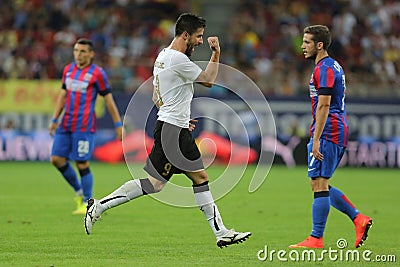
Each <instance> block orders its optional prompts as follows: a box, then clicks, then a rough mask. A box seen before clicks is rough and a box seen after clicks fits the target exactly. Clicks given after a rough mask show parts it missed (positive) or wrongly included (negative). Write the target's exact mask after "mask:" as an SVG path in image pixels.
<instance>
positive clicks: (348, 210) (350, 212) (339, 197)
mask: <svg viewBox="0 0 400 267" xmlns="http://www.w3.org/2000/svg"><path fill="white" fill-rule="evenodd" d="M329 197H330V199H331V205H332V206H333V207H334V208H336V209H337V210H339V211H341V212H343V213H344V214H346V215H347V216H349V218H350V219H351V220H354V218H355V217H356V216H357V214H359V213H360V212H359V211H358V210H357V209H356V207H354V205H353V203H351V202H350V200H348V199H347V197H346V196H345V195H344V194H343V192H342V191H340V190H339V189H337V188H335V187H332V186H330V187H329Z"/></svg>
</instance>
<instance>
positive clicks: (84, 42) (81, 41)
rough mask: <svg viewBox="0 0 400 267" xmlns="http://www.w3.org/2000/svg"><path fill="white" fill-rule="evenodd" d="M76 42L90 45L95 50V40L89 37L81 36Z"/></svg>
mask: <svg viewBox="0 0 400 267" xmlns="http://www.w3.org/2000/svg"><path fill="white" fill-rule="evenodd" d="M76 44H81V45H88V46H89V49H90V50H93V42H92V41H91V40H89V39H87V38H80V39H78V41H76Z"/></svg>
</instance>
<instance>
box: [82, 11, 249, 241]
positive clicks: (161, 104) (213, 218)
mask: <svg viewBox="0 0 400 267" xmlns="http://www.w3.org/2000/svg"><path fill="white" fill-rule="evenodd" d="M205 26H206V24H205V20H204V19H203V18H201V17H198V16H196V15H193V14H188V13H184V14H181V15H180V16H179V18H178V20H177V21H176V24H175V37H174V39H173V41H172V43H171V44H170V46H168V47H167V48H164V49H163V50H162V51H161V52H160V53H159V55H158V57H157V59H156V61H155V63H154V70H153V76H154V78H153V85H154V92H153V101H154V103H155V104H156V106H157V108H158V109H159V111H158V114H157V115H158V119H157V122H156V126H155V129H154V145H153V148H152V150H151V153H150V155H149V157H148V159H147V161H146V165H145V167H144V170H145V171H146V172H147V173H148V174H149V175H148V177H147V178H143V179H134V180H130V181H128V182H126V183H125V184H123V185H122V186H121V187H119V188H118V189H117V190H115V191H114V192H112V193H111V194H109V195H108V196H106V197H104V198H102V199H99V200H96V199H90V200H89V202H88V206H87V212H86V216H85V229H86V233H87V234H90V233H91V232H92V227H93V224H94V223H95V222H96V221H97V220H98V219H99V218H100V216H101V214H102V213H103V212H104V211H105V210H107V209H110V208H113V207H115V206H118V205H121V204H123V203H126V202H128V201H130V200H132V199H135V198H137V197H140V196H143V195H146V194H152V193H157V192H160V191H161V190H162V188H163V187H164V186H165V184H166V183H167V182H168V180H169V179H170V178H171V176H172V175H173V174H176V173H184V174H185V175H186V176H187V177H188V178H189V179H190V180H191V181H192V183H193V191H194V196H195V199H196V202H197V204H198V206H199V208H200V210H201V211H202V212H203V213H204V215H205V216H206V219H207V220H208V222H209V224H210V226H211V229H212V230H213V232H214V234H215V236H216V239H217V246H218V247H221V248H222V247H224V246H228V245H231V244H237V243H241V242H243V241H244V240H246V239H247V238H248V237H249V236H250V235H251V233H250V232H236V231H234V230H233V229H231V230H229V229H227V228H226V227H225V226H224V224H223V221H222V218H221V214H220V213H219V211H218V208H217V206H216V204H215V203H214V199H213V197H212V195H211V192H210V190H209V186H208V175H207V172H206V171H205V169H204V166H203V162H202V159H201V154H200V151H199V149H198V147H197V145H196V143H195V140H194V138H193V137H192V135H191V131H192V130H193V128H194V124H193V123H192V121H191V119H190V104H191V101H192V98H193V83H194V82H197V83H201V84H203V85H204V86H207V87H211V86H212V84H213V83H214V81H215V79H216V77H217V73H218V63H219V56H220V46H219V41H218V37H209V38H208V39H207V41H208V44H209V46H210V49H211V51H212V54H211V58H210V61H209V63H208V65H207V67H206V69H205V70H204V71H203V70H202V69H201V68H200V67H199V66H198V65H196V64H195V63H194V62H192V61H191V60H190V59H189V57H190V56H191V54H192V52H193V51H194V49H195V47H196V46H198V45H201V44H202V43H203V34H204V29H205Z"/></svg>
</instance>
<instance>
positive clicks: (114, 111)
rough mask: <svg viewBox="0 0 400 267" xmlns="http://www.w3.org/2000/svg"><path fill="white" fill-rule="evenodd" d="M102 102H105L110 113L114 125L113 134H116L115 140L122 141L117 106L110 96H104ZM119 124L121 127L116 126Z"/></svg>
mask: <svg viewBox="0 0 400 267" xmlns="http://www.w3.org/2000/svg"><path fill="white" fill-rule="evenodd" d="M104 100H105V102H106V107H107V110H108V112H110V115H111V118H112V120H113V122H114V124H116V127H115V133H116V136H117V137H116V138H117V139H118V140H122V123H121V117H120V116H119V112H118V109H117V106H116V105H115V102H114V98H113V97H112V94H111V93H109V94H106V95H105V96H104ZM118 124H121V125H118Z"/></svg>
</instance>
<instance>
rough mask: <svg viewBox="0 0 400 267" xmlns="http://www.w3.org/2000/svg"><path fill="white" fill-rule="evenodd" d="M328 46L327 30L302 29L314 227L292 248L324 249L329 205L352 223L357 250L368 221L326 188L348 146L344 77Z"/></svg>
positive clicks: (339, 192) (339, 194) (319, 26)
mask: <svg viewBox="0 0 400 267" xmlns="http://www.w3.org/2000/svg"><path fill="white" fill-rule="evenodd" d="M330 43H331V35H330V32H329V29H328V28H327V27H326V26H323V25H313V26H308V27H306V28H305V29H304V35H303V43H302V45H301V48H302V50H303V53H304V57H305V58H307V59H311V60H314V62H315V64H316V66H315V68H314V71H313V73H312V76H311V80H310V98H311V105H312V117H313V122H312V124H311V127H310V135H311V139H310V142H309V143H308V145H307V149H308V176H309V177H310V178H311V180H310V181H311V188H312V190H313V192H314V201H313V204H312V222H313V227H312V232H311V235H310V236H309V237H308V238H307V239H306V240H304V241H303V242H301V243H298V244H296V245H291V246H290V247H291V248H298V247H300V248H323V247H324V243H323V240H322V237H323V235H324V230H325V224H326V221H327V219H328V214H329V209H330V205H332V206H333V207H335V208H336V209H338V210H339V211H341V212H343V213H345V214H346V215H347V216H349V218H350V219H351V220H352V221H353V223H354V226H355V230H356V241H355V247H357V248H358V247H359V246H361V245H362V244H363V242H364V241H365V240H366V238H367V234H368V230H369V228H370V227H371V225H372V219H371V218H370V217H368V216H365V215H363V214H361V213H360V212H359V211H358V210H357V209H356V208H355V207H354V205H353V204H352V203H351V202H350V201H349V200H348V199H347V198H346V196H345V195H344V194H343V193H342V192H341V191H340V190H339V189H337V188H334V187H332V186H330V185H329V181H330V178H331V177H332V175H333V173H334V171H335V169H336V168H337V166H338V164H339V162H340V160H341V159H342V157H343V154H344V151H345V149H346V146H347V142H348V125H347V115H346V104H345V93H346V81H345V75H344V72H343V69H342V67H341V66H340V65H339V63H338V62H337V61H335V60H334V59H332V58H331V57H329V55H328V52H327V50H328V48H329V45H330Z"/></svg>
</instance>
